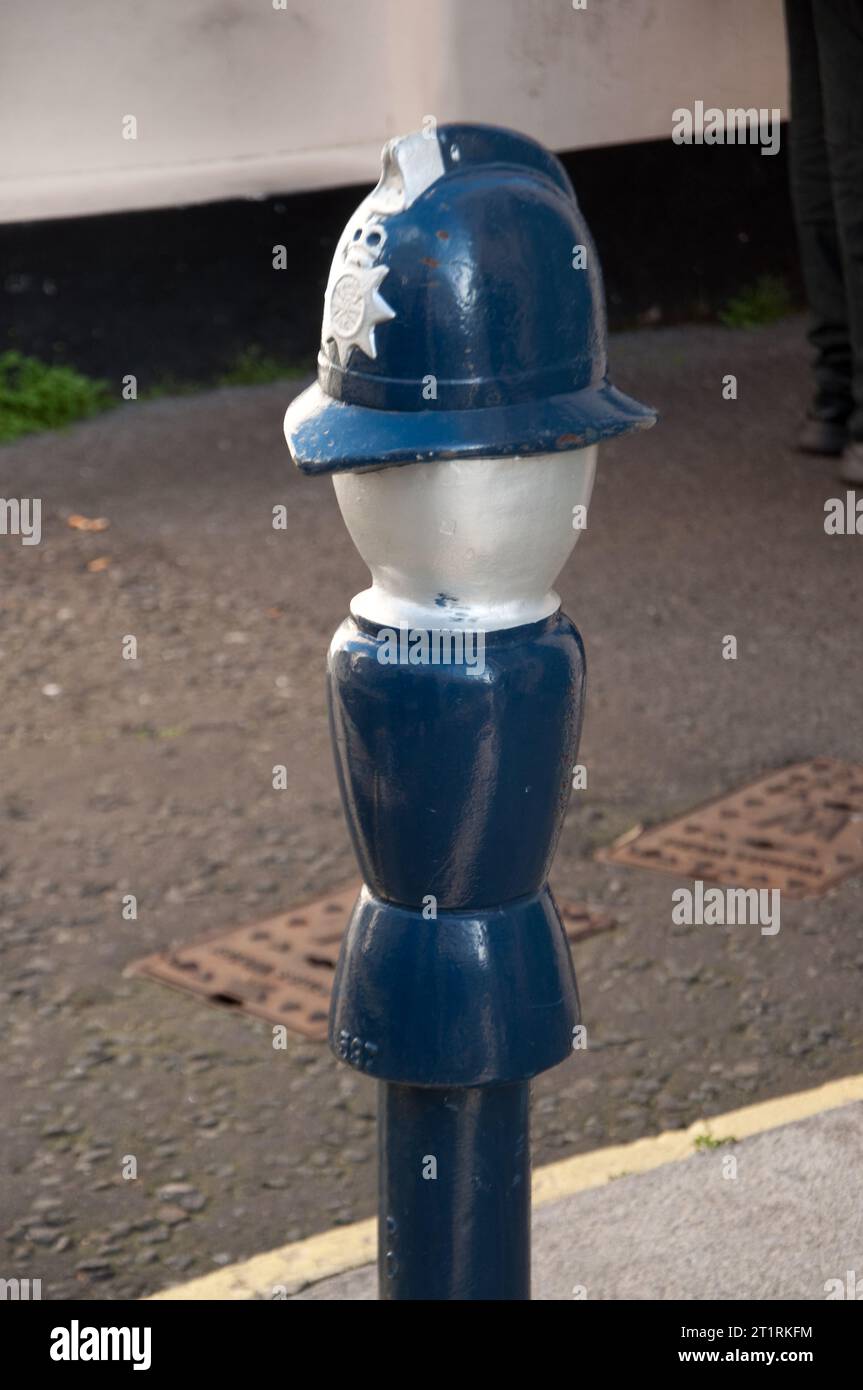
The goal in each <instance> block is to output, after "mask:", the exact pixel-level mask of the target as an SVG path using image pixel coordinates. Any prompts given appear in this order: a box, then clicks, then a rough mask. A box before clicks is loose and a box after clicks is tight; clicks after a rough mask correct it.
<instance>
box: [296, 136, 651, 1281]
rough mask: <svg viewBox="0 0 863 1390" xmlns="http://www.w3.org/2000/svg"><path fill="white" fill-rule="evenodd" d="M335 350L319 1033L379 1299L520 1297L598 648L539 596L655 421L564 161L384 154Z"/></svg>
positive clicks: (429, 141)
mask: <svg viewBox="0 0 863 1390" xmlns="http://www.w3.org/2000/svg"><path fill="white" fill-rule="evenodd" d="M322 337H323V343H322V347H321V351H320V355H319V358H318V382H317V384H316V385H314V386H312V387H310V388H309V390H307V391H306V392H304V393H303V395H302V396H300V397H299V398H298V399H297V400H296V401H294V402H293V403H292V404H291V406H290V407H289V409H288V412H287V415H286V418H285V432H286V435H287V439H288V443H289V446H290V449H291V453H292V455H293V457H294V460H295V461H296V463H297V464H298V465H299V467H300V468H301V469H302V470H303V471H304V472H307V473H332V474H333V480H334V483H335V488H336V495H337V497H338V501H339V506H340V507H341V510H342V514H343V516H344V519H345V522H346V523H347V527H348V530H349V531H350V533H351V536H352V537H353V540H354V542H355V544H356V546H357V548H358V550H359V551H360V554H361V555H362V556H363V558H364V559H365V561H366V563H367V564H368V567H369V569H370V571H371V575H372V584H371V587H370V588H368V589H366V590H364V592H363V593H361V594H358V595H357V596H356V598H355V599H354V600H353V602H352V604H351V617H350V618H348V619H347V620H346V622H344V623H343V624H342V626H341V628H340V629H339V631H338V632H337V633H336V635H335V637H334V639H333V643H332V646H331V648H330V654H329V668H328V669H329V698H330V712H331V723H332V735H333V743H334V748H335V757H336V764H337V768H338V775H339V781H340V785H341V792H342V799H343V802H344V807H345V812H346V815H347V819H348V824H349V826H350V830H351V835H352V838H353V842H354V846H355V849H356V853H357V857H358V859H359V863H360V866H361V869H362V873H363V879H364V887H363V889H362V891H361V893H360V897H359V900H358V902H357V904H356V907H355V909H354V912H353V916H352V918H351V921H350V924H349V926H348V929H347V934H346V937H345V941H344V945H343V948H342V954H341V959H340V962H339V967H338V971H337V973H336V978H335V983H334V990H333V1001H332V1009H331V1015H330V1041H331V1045H332V1047H333V1048H334V1050H335V1052H336V1054H337V1055H338V1056H339V1057H341V1058H342V1059H343V1060H344V1061H345V1062H347V1063H348V1064H349V1065H350V1066H352V1067H356V1068H357V1069H358V1070H360V1071H364V1072H367V1073H368V1074H369V1076H371V1077H375V1078H377V1079H378V1080H379V1081H380V1083H381V1084H380V1086H379V1136H380V1235H379V1241H380V1244H379V1275H380V1295H381V1297H382V1298H398V1299H416V1298H424V1299H482V1298H496V1299H521V1298H528V1297H529V1293H530V1257H529V1221H530V1159H529V1144H528V1094H529V1091H528V1088H529V1079H530V1078H531V1077H532V1076H536V1075H537V1073H539V1072H542V1071H544V1070H546V1069H547V1068H549V1067H553V1066H555V1065H556V1064H557V1063H558V1062H560V1061H562V1060H563V1059H564V1058H565V1057H566V1056H567V1055H568V1053H569V1052H570V1050H571V1047H572V1040H573V1032H574V1029H575V1027H576V1026H577V1024H578V1021H579V1005H578V995H577V992H576V983H575V976H574V973H573V969H572V964H571V961H570V956H569V949H568V946H567V942H566V939H565V937H564V934H563V930H562V927H561V923H560V919H559V916H558V913H557V909H556V907H555V904H554V901H553V899H552V897H551V894H550V893H549V889H548V884H547V876H548V870H549V865H550V863H551V859H552V856H553V854H554V849H555V845H556V841H557V838H558V834H559V832H560V827H561V823H562V820H563V816H564V813H565V810H566V805H567V800H568V795H569V788H570V785H571V777H572V768H573V764H574V762H575V758H576V751H577V747H578V738H579V732H580V727H581V718H582V706H583V690H584V652H583V648H582V643H581V638H580V637H579V634H578V632H577V630H576V628H575V627H574V625H573V624H572V623H571V622H570V620H569V619H568V618H566V617H565V616H564V615H563V614H562V612H561V610H560V600H559V598H558V596H557V594H556V593H555V592H554V590H553V588H552V585H553V584H554V581H555V578H556V577H557V575H558V573H559V572H560V570H561V568H562V566H563V564H564V562H565V561H566V558H567V556H568V555H569V553H570V551H571V549H572V547H573V545H574V544H575V541H576V539H577V537H578V534H579V530H578V521H577V518H578V517H579V516H580V513H579V512H578V511H577V510H576V509H577V508H579V507H584V508H586V506H587V503H588V501H589V498H590V492H591V487H592V483H593V477H594V470H595V466H596V446H597V443H598V441H599V440H601V439H608V438H610V437H611V436H613V435H618V434H623V433H625V432H627V431H628V430H633V429H637V428H641V427H646V426H648V425H651V424H653V422H654V418H655V417H654V414H653V412H652V411H651V410H649V409H647V408H646V407H645V406H642V405H639V404H638V403H637V402H636V401H633V400H631V399H629V398H628V397H626V396H624V395H622V394H621V392H619V391H617V390H616V389H615V388H614V387H613V386H611V385H610V384H609V383H608V382H607V380H606V361H605V323H604V309H603V300H602V282H601V276H600V270H599V265H598V262H597V258H596V254H595V252H594V248H593V245H592V243H591V240H590V234H589V232H588V229H587V226H586V224H585V222H584V220H583V218H582V216H581V213H580V211H579V208H578V205H577V203H576V200H575V195H574V193H573V190H572V187H571V185H570V182H569V179H568V178H567V175H566V173H565V171H564V169H563V167H562V165H561V164H560V163H559V161H558V160H557V159H556V158H555V157H554V156H553V155H551V154H549V153H548V152H547V151H546V150H544V149H543V148H542V147H541V146H540V145H538V144H536V143H535V142H534V141H532V140H529V139H527V138H526V137H524V136H521V135H517V134H515V133H513V132H511V131H507V130H499V129H496V128H493V127H488V126H472V125H458V126H448V127H441V128H439V129H438V130H437V131H435V132H433V133H431V134H430V135H428V136H427V135H425V134H415V135H409V136H407V137H405V138H403V139H398V140H393V141H391V142H390V143H389V144H388V145H387V146H386V148H385V150H384V153H383V172H382V176H381V179H380V182H379V183H378V185H377V187H376V188H375V189H374V191H373V192H372V193H370V194H369V196H368V197H367V198H366V199H365V201H364V202H363V203H362V204H361V205H360V207H359V208H358V209H357V212H356V214H355V216H354V217H352V218H351V220H350V222H349V223H348V226H347V227H346V229H345V231H344V234H343V236H342V238H341V240H340V242H339V245H338V247H337V250H336V254H335V257H334V260H333V266H332V271H331V273H330V279H329V283H328V285H327V291H326V299H325V306H324V320H323V334H322Z"/></svg>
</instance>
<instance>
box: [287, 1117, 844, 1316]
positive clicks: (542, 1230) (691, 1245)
mask: <svg viewBox="0 0 863 1390" xmlns="http://www.w3.org/2000/svg"><path fill="white" fill-rule="evenodd" d="M730 1138H733V1136H726V1137H725V1139H726V1142H724V1143H722V1142H719V1143H718V1147H716V1148H710V1149H705V1150H702V1151H699V1152H696V1153H694V1154H693V1156H692V1157H691V1158H688V1159H686V1160H685V1161H684V1162H682V1163H668V1164H665V1165H663V1166H662V1167H659V1168H655V1169H654V1170H653V1171H652V1172H649V1173H639V1174H636V1175H633V1176H631V1177H627V1176H621V1177H619V1178H618V1179H616V1180H615V1181H614V1182H610V1183H607V1184H606V1185H605V1186H604V1187H597V1188H592V1189H591V1190H589V1191H587V1192H578V1193H576V1194H575V1195H573V1196H571V1197H566V1198H563V1199H562V1200H560V1201H557V1202H550V1203H548V1204H546V1205H544V1206H541V1207H539V1208H538V1209H537V1210H536V1211H535V1212H534V1218H533V1297H534V1299H538V1300H555V1301H562V1300H574V1301H581V1300H585V1299H586V1300H605V1299H663V1300H665V1299H692V1300H699V1301H704V1300H716V1299H741V1300H746V1301H750V1300H751V1301H753V1302H759V1301H762V1300H764V1299H822V1300H823V1299H827V1298H830V1299H833V1300H840V1299H848V1298H854V1299H863V1209H861V1205H860V1192H861V1190H863V1103H861V1102H856V1103H855V1104H853V1105H846V1106H842V1107H841V1108H839V1109H836V1110H829V1111H826V1112H825V1113H823V1114H821V1115H814V1116H811V1117H810V1118H808V1119H805V1120H799V1121H798V1122H796V1123H794V1124H789V1125H784V1126H782V1127H781V1128H779V1129H773V1130H768V1131H767V1132H766V1133H764V1134H758V1135H755V1136H753V1137H751V1138H748V1139H743V1140H742V1141H740V1142H739V1143H731V1142H729V1140H730ZM717 1142H718V1141H717ZM858 1280H859V1291H858ZM292 1297H293V1298H294V1299H295V1300H298V1301H317V1300H329V1301H339V1302H342V1301H349V1300H366V1299H375V1298H376V1297H377V1272H376V1270H375V1268H374V1267H373V1266H370V1265H367V1266H365V1267H364V1268H362V1269H357V1270H351V1271H349V1272H348V1273H345V1274H340V1275H337V1276H335V1277H334V1278H331V1279H325V1280H321V1281H320V1282H319V1283H316V1284H314V1285H312V1286H311V1287H309V1288H307V1289H304V1290H303V1291H302V1292H301V1293H297V1294H294V1295H293V1296H292ZM775 1320H776V1321H781V1319H780V1318H776V1319H775Z"/></svg>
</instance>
